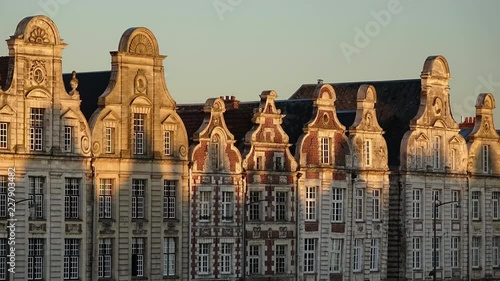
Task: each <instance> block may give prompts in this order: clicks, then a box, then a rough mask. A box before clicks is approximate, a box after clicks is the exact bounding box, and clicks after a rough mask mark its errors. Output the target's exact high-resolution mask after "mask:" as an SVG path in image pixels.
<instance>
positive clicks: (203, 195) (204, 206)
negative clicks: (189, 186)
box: [200, 191, 212, 222]
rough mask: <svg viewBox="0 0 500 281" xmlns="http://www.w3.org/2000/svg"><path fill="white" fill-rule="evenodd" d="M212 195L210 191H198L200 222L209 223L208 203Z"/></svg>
mask: <svg viewBox="0 0 500 281" xmlns="http://www.w3.org/2000/svg"><path fill="white" fill-rule="evenodd" d="M211 199H212V193H211V192H210V191H200V222H208V221H210V201H211Z"/></svg>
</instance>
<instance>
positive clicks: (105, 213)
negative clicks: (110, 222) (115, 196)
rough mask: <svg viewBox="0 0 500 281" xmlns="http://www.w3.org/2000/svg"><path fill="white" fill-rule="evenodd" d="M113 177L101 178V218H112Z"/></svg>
mask: <svg viewBox="0 0 500 281" xmlns="http://www.w3.org/2000/svg"><path fill="white" fill-rule="evenodd" d="M112 188H113V180H112V179H101V182H100V185H99V218H100V219H110V218H111V201H112V193H111V192H112Z"/></svg>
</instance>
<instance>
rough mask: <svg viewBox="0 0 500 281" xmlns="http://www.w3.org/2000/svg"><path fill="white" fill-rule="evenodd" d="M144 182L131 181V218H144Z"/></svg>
mask: <svg viewBox="0 0 500 281" xmlns="http://www.w3.org/2000/svg"><path fill="white" fill-rule="evenodd" d="M145 187H146V180H136V179H133V180H132V218H133V219H143V218H144V202H145V200H144V197H145V195H144V189H145Z"/></svg>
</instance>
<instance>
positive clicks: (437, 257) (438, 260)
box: [432, 237, 441, 268]
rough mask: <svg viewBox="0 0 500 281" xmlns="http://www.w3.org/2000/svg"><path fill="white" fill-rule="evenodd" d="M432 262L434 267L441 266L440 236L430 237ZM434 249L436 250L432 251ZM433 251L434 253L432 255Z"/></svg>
mask: <svg viewBox="0 0 500 281" xmlns="http://www.w3.org/2000/svg"><path fill="white" fill-rule="evenodd" d="M432 244H433V245H432V262H433V264H434V263H435V264H436V267H438V268H439V267H441V237H436V238H434V237H432ZM434 249H436V251H434ZM434 252H435V253H436V255H435V256H434Z"/></svg>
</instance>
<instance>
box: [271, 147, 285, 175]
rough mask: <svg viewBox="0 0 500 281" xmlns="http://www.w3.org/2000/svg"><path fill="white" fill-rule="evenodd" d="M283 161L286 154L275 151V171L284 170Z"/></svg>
mask: <svg viewBox="0 0 500 281" xmlns="http://www.w3.org/2000/svg"><path fill="white" fill-rule="evenodd" d="M283 161H284V154H283V153H282V152H275V153H274V170H275V171H282V170H283V169H284V168H285V166H284V163H283Z"/></svg>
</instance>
